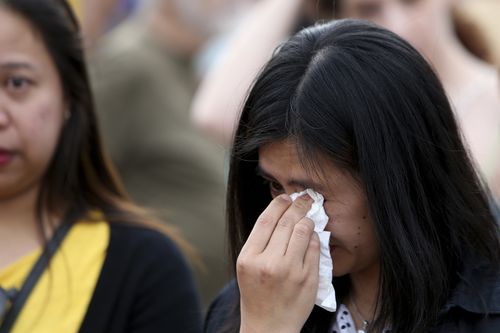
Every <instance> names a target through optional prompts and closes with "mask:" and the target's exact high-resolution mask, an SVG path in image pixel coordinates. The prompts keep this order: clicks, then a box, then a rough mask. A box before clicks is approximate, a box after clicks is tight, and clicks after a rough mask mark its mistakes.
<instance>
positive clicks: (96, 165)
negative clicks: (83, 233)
mask: <svg viewBox="0 0 500 333" xmlns="http://www.w3.org/2000/svg"><path fill="white" fill-rule="evenodd" d="M0 7H4V8H7V9H8V10H11V11H12V12H14V13H16V14H18V15H20V16H22V17H23V18H25V19H26V20H27V21H28V22H29V23H30V24H31V26H32V27H33V30H34V31H35V33H36V34H38V35H39V36H40V38H41V39H42V41H43V43H44V44H45V47H46V48H47V51H48V53H49V55H50V56H51V58H52V60H53V61H54V64H55V66H56V68H57V72H58V74H59V77H60V80H61V86H62V89H63V93H64V97H65V99H66V105H67V107H68V109H69V112H70V117H69V118H68V119H67V121H66V123H65V124H64V125H63V128H62V131H61V133H60V137H59V140H58V144H57V147H56V150H55V153H54V156H53V158H52V160H51V162H50V164H49V166H48V168H47V170H46V174H45V175H44V178H43V180H42V185H41V190H40V194H39V197H38V201H37V212H36V213H37V219H38V221H39V227H40V232H41V233H42V236H44V234H43V230H44V228H43V224H44V223H46V222H45V221H44V219H43V216H44V215H43V212H44V211H45V210H48V211H49V212H51V213H58V214H61V215H63V216H69V215H70V216H72V217H75V216H76V217H77V218H87V219H90V218H91V217H90V216H89V213H90V212H92V211H96V210H97V211H100V212H102V213H103V214H104V216H105V218H106V220H107V221H109V222H124V223H133V224H142V225H146V226H148V227H150V228H153V229H157V230H159V231H161V232H163V233H165V234H167V235H168V236H170V237H171V238H172V239H173V240H174V241H176V242H177V244H178V245H179V246H180V247H181V248H182V249H183V250H184V251H187V252H188V254H190V255H193V250H192V249H191V247H190V246H189V245H188V244H187V242H185V241H184V240H182V238H180V237H179V236H177V235H176V232H175V231H174V230H173V229H170V227H167V226H165V225H163V224H161V223H159V222H157V221H156V220H155V219H154V218H153V217H152V216H151V215H149V214H148V213H147V212H146V211H145V210H143V209H141V208H139V207H137V206H135V205H134V204H133V203H132V202H131V201H130V200H129V198H128V197H127V195H126V193H125V191H124V189H123V186H122V184H121V181H120V180H119V178H118V176H117V175H116V173H115V171H114V168H113V166H112V165H111V164H110V161H109V158H108V156H107V155H106V153H105V151H104V150H103V144H102V143H101V136H100V134H99V129H98V124H97V118H96V114H95V111H94V104H93V96H92V92H91V88H90V83H89V78H88V75H87V68H86V63H85V59H84V52H83V48H82V36H81V33H80V28H79V25H78V22H77V20H76V18H75V16H74V14H73V12H72V10H71V9H70V7H69V5H68V3H67V2H66V1H64V0H0ZM45 238H46V237H45V236H44V239H45Z"/></svg>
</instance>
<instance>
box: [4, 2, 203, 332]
mask: <svg viewBox="0 0 500 333" xmlns="http://www.w3.org/2000/svg"><path fill="white" fill-rule="evenodd" d="M0 22H2V24H1V25H0V332H1V333H6V332H13V333H25V332H37V333H44V332H51V333H57V332H61V333H62V332H64V333H71V332H92V333H98V332H106V333H110V332H111V333H113V332H116V333H119V332H198V331H199V330H200V325H201V310H200V307H199V302H198V298H197V294H196V290H195V287H194V284H193V279H192V276H191V272H190V270H189V268H188V266H187V264H186V262H185V260H184V257H183V256H182V255H181V253H180V251H179V250H178V247H177V245H176V244H175V242H174V240H175V237H173V236H172V234H170V233H168V232H167V231H165V232H160V231H159V230H158V231H157V230H155V229H161V228H162V227H161V226H160V225H157V224H156V223H155V221H154V220H153V219H151V218H150V217H148V216H147V215H146V214H144V213H143V212H142V211H141V210H140V209H139V208H138V207H136V206H134V205H133V204H132V203H131V202H130V201H129V200H128V199H127V197H126V195H125V194H124V191H123V190H122V187H121V185H120V183H119V181H118V179H117V177H116V175H115V174H114V172H113V170H112V167H111V165H110V164H109V162H108V159H107V157H106V155H105V154H104V152H103V150H102V146H101V142H100V136H99V132H98V128H97V122H96V117H95V114H94V109H93V102H92V95H91V92H90V88H89V81H88V78H87V73H86V66H85V62H84V57H83V53H82V47H81V40H80V32H79V28H78V25H77V23H76V20H75V19H74V16H73V13H72V12H71V10H70V8H69V6H68V4H67V3H66V2H65V1H63V0H0ZM133 158H134V156H130V159H131V161H132V162H133Z"/></svg>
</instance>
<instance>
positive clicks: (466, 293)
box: [433, 260, 500, 333]
mask: <svg viewBox="0 0 500 333" xmlns="http://www.w3.org/2000/svg"><path fill="white" fill-rule="evenodd" d="M440 317H441V321H440V322H441V324H440V325H439V327H438V329H436V330H434V331H433V332H471V333H472V332H485V333H488V332H500V268H499V267H498V264H495V263H493V264H492V263H488V262H487V261H485V260H476V261H471V260H469V261H467V263H466V265H465V267H464V269H463V270H462V272H461V273H460V274H459V282H458V283H457V286H456V288H455V290H454V291H453V293H452V294H451V297H450V298H449V300H448V302H447V303H446V305H445V307H444V308H443V310H442V311H441V316H440ZM459 328H460V330H459Z"/></svg>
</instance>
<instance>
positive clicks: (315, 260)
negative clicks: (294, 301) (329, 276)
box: [304, 232, 320, 285]
mask: <svg viewBox="0 0 500 333" xmlns="http://www.w3.org/2000/svg"><path fill="white" fill-rule="evenodd" d="M319 254H320V243H319V236H318V234H317V233H315V232H313V234H312V237H311V239H310V241H309V245H308V247H307V252H306V255H305V258H304V270H305V271H307V272H316V273H317V272H319ZM310 277H311V278H313V279H314V281H312V283H313V284H314V285H317V283H318V279H319V277H318V274H312V275H310Z"/></svg>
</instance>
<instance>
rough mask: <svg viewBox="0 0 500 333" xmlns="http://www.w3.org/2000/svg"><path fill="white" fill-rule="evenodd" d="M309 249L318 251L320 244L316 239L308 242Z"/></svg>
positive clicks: (313, 238)
mask: <svg viewBox="0 0 500 333" xmlns="http://www.w3.org/2000/svg"><path fill="white" fill-rule="evenodd" d="M309 247H310V248H311V249H312V250H315V251H316V250H318V251H319V249H320V243H319V239H318V237H312V238H311V240H310V241H309Z"/></svg>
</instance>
